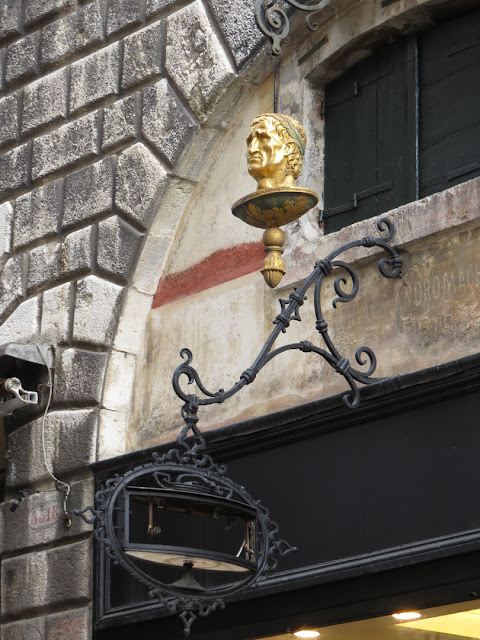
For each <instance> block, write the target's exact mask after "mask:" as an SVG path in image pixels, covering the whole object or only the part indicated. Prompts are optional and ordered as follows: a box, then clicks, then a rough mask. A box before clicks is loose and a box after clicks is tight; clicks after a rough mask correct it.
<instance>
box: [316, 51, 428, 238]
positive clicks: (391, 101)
mask: <svg viewBox="0 0 480 640" xmlns="http://www.w3.org/2000/svg"><path fill="white" fill-rule="evenodd" d="M415 78H416V63H415V42H414V41H413V40H410V39H404V40H401V41H399V42H397V43H395V44H393V45H389V46H388V47H384V48H383V49H381V50H379V51H377V52H376V53H375V54H373V55H371V56H370V57H369V58H368V59H366V60H364V61H362V62H360V63H359V64H357V65H356V66H355V67H353V68H352V69H350V70H349V71H348V72H346V73H345V74H344V75H342V76H341V77H340V78H338V79H337V80H334V81H333V82H332V83H330V84H329V85H328V86H327V87H326V90H325V116H326V120H325V193H324V195H325V206H324V219H325V233H330V232H332V231H336V230H337V229H340V228H341V227H344V226H346V225H349V224H352V223H353V222H356V221H357V220H363V219H365V218H370V217H371V216H374V215H376V214H379V213H382V212H384V211H388V210H389V209H392V208H394V207H397V206H399V205H401V204H404V203H405V202H410V201H412V200H415V197H416V142H415V141H416V106H415Z"/></svg>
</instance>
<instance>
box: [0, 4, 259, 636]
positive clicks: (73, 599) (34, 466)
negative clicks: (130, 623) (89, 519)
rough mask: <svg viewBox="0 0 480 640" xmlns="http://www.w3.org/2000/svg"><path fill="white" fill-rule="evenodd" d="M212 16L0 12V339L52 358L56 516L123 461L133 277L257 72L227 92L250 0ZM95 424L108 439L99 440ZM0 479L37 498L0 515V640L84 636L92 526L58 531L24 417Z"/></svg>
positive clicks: (170, 223) (242, 47) (149, 293)
mask: <svg viewBox="0 0 480 640" xmlns="http://www.w3.org/2000/svg"><path fill="white" fill-rule="evenodd" d="M227 5H228V3H225V2H222V1H221V0H208V1H206V2H202V1H201V0H196V1H194V2H185V1H183V0H178V1H175V0H134V1H131V0H41V1H40V0H0V122H1V131H0V268H1V274H0V344H5V343H8V342H37V343H41V344H49V345H53V347H54V350H55V371H54V374H55V375H54V393H53V404H52V408H51V411H50V413H49V415H48V417H47V420H46V425H45V429H46V452H47V459H48V462H49V464H50V465H51V466H52V468H53V471H54V473H55V474H57V475H58V476H59V477H60V478H61V479H62V480H65V481H68V482H69V483H71V485H72V493H71V497H70V501H69V507H70V510H73V509H74V508H78V507H81V506H86V505H88V504H91V503H92V502H93V485H92V481H91V479H90V474H89V471H88V468H87V465H88V464H89V463H91V462H93V461H94V460H96V459H97V456H98V450H99V447H100V449H101V450H102V451H103V453H102V457H108V456H109V455H114V454H115V453H117V452H119V451H122V450H123V448H124V447H123V445H122V441H124V439H125V435H124V433H123V432H124V431H125V424H124V423H125V420H126V416H124V415H123V414H122V407H123V405H124V402H125V396H126V398H127V401H128V398H129V396H130V393H131V389H130V388H129V383H130V384H131V377H132V374H133V363H132V357H133V356H132V355H131V353H132V351H135V342H136V341H137V340H138V339H139V336H138V335H137V334H141V332H142V326H141V321H139V318H141V317H142V314H143V316H144V315H145V314H146V313H147V312H148V309H149V308H150V306H151V302H152V297H153V293H154V290H152V284H151V282H150V281H151V279H152V278H151V277H150V276H148V274H149V273H150V272H151V273H156V274H160V273H161V270H162V265H163V264H164V261H165V256H166V254H167V252H168V250H169V247H170V245H171V243H172V241H173V238H174V236H175V230H176V225H177V224H178V221H179V219H180V217H181V215H182V213H183V209H184V208H185V206H186V203H187V202H188V199H189V197H190V194H191V192H192V190H193V189H194V187H195V184H196V182H197V181H198V179H199V176H200V173H201V170H202V163H203V162H204V158H205V157H208V155H209V154H210V153H211V149H212V148H213V146H214V145H215V141H216V139H218V137H219V136H221V135H222V131H223V129H224V128H225V126H226V125H227V123H228V119H229V113H230V110H231V108H232V104H233V103H235V102H238V101H241V99H242V96H243V95H248V93H249V92H251V91H252V88H253V87H254V86H255V83H256V82H257V81H258V78H260V76H261V72H262V70H260V71H261V72H260V75H258V74H257V76H258V78H257V77H256V76H255V75H252V74H250V77H248V74H243V76H242V78H244V79H242V80H241V82H240V83H239V82H238V81H237V82H236V78H238V77H239V75H241V74H242V71H243V70H244V69H245V68H246V65H247V64H248V63H249V62H250V61H251V59H252V57H254V56H255V54H256V53H257V52H258V50H259V48H260V46H261V44H262V39H261V34H260V33H259V32H258V30H257V28H256V26H255V22H254V16H253V12H252V10H251V2H250V1H249V0H244V1H243V2H237V3H236V10H235V12H234V13H232V12H230V11H229V10H228V9H229V7H228V6H227ZM234 82H236V86H235V88H234V90H233V91H232V90H231V91H230V92H229V95H225V92H226V91H227V88H228V87H229V86H230V85H232V83H234ZM161 205H164V206H163V214H161V217H160V219H158V218H157V220H156V223H155V225H154V220H155V216H156V214H157V211H159V210H160V211H162V207H161ZM147 239H148V241H147V244H146V245H145V242H146V240H147ZM142 249H144V257H143V258H142V264H140V266H139V268H137V269H136V267H138V260H139V255H140V253H141V251H142ZM145 250H146V251H147V255H148V252H149V251H150V257H145ZM152 253H153V254H154V255H153V257H152ZM142 265H143V271H142ZM135 269H136V274H135V276H134V273H135ZM146 274H147V275H146ZM155 279H156V280H158V275H156V276H155ZM154 287H155V285H153V289H154ZM122 310H123V311H122ZM121 316H122V318H123V328H122V326H121V327H120V328H119V330H117V326H118V321H119V318H120V317H121ZM127 325H128V326H127ZM0 375H1V374H0ZM106 376H107V379H108V380H110V387H109V389H110V390H109V392H108V393H104V383H105V378H106ZM117 383H119V384H120V390H118V389H117V387H116V386H115V385H116V384H117ZM112 385H113V387H114V388H112ZM117 392H118V393H117ZM45 395H46V392H45V390H44V391H43V392H42V401H43V402H44V401H45ZM122 419H123V422H122ZM100 421H102V423H103V424H104V425H105V424H106V425H107V427H108V426H110V425H113V429H110V431H109V430H108V428H104V429H103V434H104V437H103V439H102V440H101V442H100V444H99V441H98V431H99V422H100ZM16 422H17V423H18V420H16ZM105 433H107V436H105ZM112 433H113V435H112ZM108 434H110V435H108ZM117 434H120V436H119V438H120V441H119V442H118V441H116V437H117ZM6 484H7V487H6V497H7V498H12V497H13V496H14V495H15V494H16V493H17V491H18V490H19V489H22V488H25V487H30V488H33V489H35V490H37V491H40V492H39V493H36V494H34V495H33V496H31V497H29V498H26V499H25V500H24V501H23V502H22V503H21V504H20V506H19V507H18V509H17V510H16V511H15V513H12V512H10V506H11V504H12V503H11V501H9V500H8V501H7V502H5V503H3V504H2V505H1V506H0V554H1V555H2V566H1V585H2V598H1V622H2V631H1V638H2V640H17V639H18V640H20V639H22V640H31V639H32V640H33V639H34V638H35V639H37V638H46V639H47V640H59V639H60V638H62V639H63V638H65V637H68V638H70V639H71V640H85V639H87V638H90V637H91V599H92V566H93V562H92V549H91V547H92V541H91V529H92V527H91V526H88V525H86V524H85V523H84V522H83V521H82V520H80V519H78V518H75V519H74V521H73V524H72V526H71V527H70V528H67V527H66V526H65V523H64V521H63V505H62V498H61V496H60V495H59V494H58V493H57V492H56V491H55V490H54V489H53V481H51V479H50V477H49V475H48V473H47V470H46V468H45V464H44V461H43V451H42V426H41V418H40V417H37V418H36V419H35V420H33V421H27V422H25V423H24V424H20V425H19V426H16V428H13V426H12V425H11V426H10V427H9V426H8V425H7V460H6Z"/></svg>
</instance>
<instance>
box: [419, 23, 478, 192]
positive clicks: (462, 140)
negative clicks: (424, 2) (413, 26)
mask: <svg viewBox="0 0 480 640" xmlns="http://www.w3.org/2000/svg"><path fill="white" fill-rule="evenodd" d="M478 175H480V11H475V12H474V13H471V14H469V15H467V16H463V17H462V18H458V19H456V20H452V21H449V22H446V23H445V24H443V25H441V26H439V27H437V28H435V29H434V30H432V31H430V32H428V33H426V34H425V35H423V36H422V38H421V39H420V195H421V197H423V196H427V195H429V194H431V193H436V192H438V191H442V190H443V189H447V188H448V187H451V186H453V185H455V184H459V183H460V182H464V181H465V180H470V179H471V178H474V177H475V176H478Z"/></svg>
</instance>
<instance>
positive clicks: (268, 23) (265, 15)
mask: <svg viewBox="0 0 480 640" xmlns="http://www.w3.org/2000/svg"><path fill="white" fill-rule="evenodd" d="M330 2H331V0H321V2H316V3H315V4H305V3H304V2H299V1H298V0H281V4H283V5H285V4H286V3H288V4H289V5H291V6H292V7H294V8H296V9H301V10H302V11H309V12H310V15H308V16H307V17H306V18H305V22H306V24H307V27H308V28H309V29H310V31H316V30H317V29H318V24H317V23H316V22H315V21H314V18H315V15H316V14H318V13H319V12H320V11H323V9H325V8H326V7H327V6H328V5H329V4H330ZM281 4H275V0H273V2H272V0H257V1H256V3H255V18H256V20H257V24H258V26H259V28H260V29H261V30H262V31H263V33H264V34H265V35H266V36H268V37H269V38H270V39H271V41H272V53H273V55H275V56H279V55H280V53H281V46H280V43H281V41H282V40H284V39H285V38H286V37H287V35H288V33H289V31H290V20H289V17H288V15H287V14H286V12H285V10H284V9H283V7H282V6H281Z"/></svg>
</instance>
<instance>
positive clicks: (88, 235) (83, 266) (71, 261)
mask: <svg viewBox="0 0 480 640" xmlns="http://www.w3.org/2000/svg"><path fill="white" fill-rule="evenodd" d="M92 233H93V227H87V228H86V229H80V231H74V232H73V233H70V234H69V235H68V236H67V237H66V238H65V241H64V243H63V246H62V256H61V259H60V275H61V276H70V277H72V276H73V275H78V274H85V273H88V272H89V271H91V270H92V263H93V255H92V254H93V238H92Z"/></svg>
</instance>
